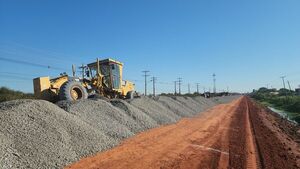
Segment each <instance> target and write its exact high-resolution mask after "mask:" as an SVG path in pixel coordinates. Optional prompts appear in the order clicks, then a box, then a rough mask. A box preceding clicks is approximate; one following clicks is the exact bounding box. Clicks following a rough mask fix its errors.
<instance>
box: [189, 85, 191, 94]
mask: <svg viewBox="0 0 300 169" xmlns="http://www.w3.org/2000/svg"><path fill="white" fill-rule="evenodd" d="M188 91H189V94H190V93H191V88H190V84H189V83H188Z"/></svg>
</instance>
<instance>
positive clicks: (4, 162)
mask: <svg viewBox="0 0 300 169" xmlns="http://www.w3.org/2000/svg"><path fill="white" fill-rule="evenodd" d="M112 141H114V140H113V139H111V138H110V137H109V136H107V135H105V134H104V133H103V132H101V131H100V130H97V129H95V128H94V127H92V126H91V125H90V124H88V123H86V122H84V121H82V120H81V119H80V118H78V117H76V116H74V115H72V114H70V113H67V112H65V111H64V110H62V109H60V108H59V107H57V106H56V105H54V104H52V103H50V102H47V101H43V100H17V101H9V102H4V103H1V104H0V143H1V144H0V166H1V168H2V169H5V168H60V167H61V166H64V165H66V164H68V163H70V162H73V161H75V160H78V159H79V158H81V157H83V156H85V155H88V154H93V153H96V152H97V151H101V150H104V149H107V148H109V147H111V145H109V143H110V142H112ZM91 143H93V144H91Z"/></svg>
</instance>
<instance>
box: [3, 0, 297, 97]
mask: <svg viewBox="0 0 300 169" xmlns="http://www.w3.org/2000/svg"><path fill="white" fill-rule="evenodd" d="M299 9H300V1H298V0H285V1H284V0H264V1H262V0H251V1H244V0H226V1H223V0H219V1H217V0H185V1H183V0H106V1H104V0H95V1H92V0H85V1H83V0H81V1H79V0H26V1H24V0H0V86H8V87H10V88H13V89H18V90H22V91H26V92H32V91H33V89H32V81H31V79H32V78H33V77H37V76H47V75H50V76H52V77H55V76H57V75H59V73H60V72H62V70H60V69H61V68H62V69H67V70H70V68H71V64H72V63H74V64H76V65H80V64H82V63H89V62H93V61H94V60H95V58H97V57H99V58H107V57H111V58H115V59H117V60H120V61H122V62H124V64H125V65H124V76H125V77H124V78H125V79H129V80H134V82H135V83H136V86H137V90H139V91H143V77H142V73H141V71H142V70H150V75H154V76H156V77H157V78H158V82H159V83H158V84H157V89H158V92H173V88H174V87H173V81H174V80H176V78H178V77H182V78H183V83H184V84H183V87H182V89H183V91H187V84H188V83H190V84H191V90H192V91H195V89H196V88H195V83H200V84H201V90H203V87H204V86H205V87H206V89H209V88H212V84H213V82H212V74H213V73H216V75H217V89H218V90H224V89H225V90H226V88H227V86H228V87H229V90H231V91H239V92H247V91H251V90H252V89H255V88H258V87H260V86H266V85H267V84H269V86H273V87H281V86H282V82H281V79H280V78H279V77H280V76H282V75H287V77H286V79H287V80H289V81H290V83H291V86H292V88H295V87H296V86H297V85H299V84H300V67H299V63H300V31H299V30H300V10H299ZM1 58H2V60H1ZM3 58H6V59H7V58H9V59H12V60H20V61H25V62H30V63H34V64H38V65H35V66H34V65H27V64H19V63H12V62H8V61H5V60H3ZM39 65H40V66H39ZM44 65H45V66H47V65H49V66H52V67H55V68H60V69H47V68H44V67H43V66H44Z"/></svg>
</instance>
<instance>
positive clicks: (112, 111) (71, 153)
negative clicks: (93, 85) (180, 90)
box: [0, 96, 237, 169]
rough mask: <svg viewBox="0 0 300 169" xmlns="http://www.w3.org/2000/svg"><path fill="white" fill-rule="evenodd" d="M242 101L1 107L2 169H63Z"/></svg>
mask: <svg viewBox="0 0 300 169" xmlns="http://www.w3.org/2000/svg"><path fill="white" fill-rule="evenodd" d="M235 98H237V97H230V98H218V99H216V98H215V99H205V98H203V97H195V98H189V97H178V96H176V97H166V96H159V97H155V98H148V97H141V98H136V99H132V100H126V101H125V100H118V99H114V100H110V101H109V100H105V99H101V98H100V99H98V98H94V99H87V100H82V101H76V102H66V101H62V102H59V103H58V104H57V105H55V104H52V103H50V102H47V101H43V100H15V101H9V102H4V103H0V168H1V169H6V168H62V167H63V166H65V165H67V164H70V163H72V162H74V161H77V160H79V159H80V158H82V157H85V156H88V155H92V154H95V153H96V152H99V151H104V150H107V149H109V148H111V147H114V146H116V145H118V144H119V143H120V141H121V140H123V139H125V138H128V137H130V136H133V135H134V134H136V133H139V132H141V131H144V130H147V129H151V128H154V127H158V126H159V125H164V124H170V123H174V122H176V121H178V120H180V119H181V118H182V117H192V116H193V115H195V114H197V113H199V112H201V111H203V110H206V109H208V108H210V107H212V106H214V105H215V104H216V103H215V102H217V103H221V102H222V103H224V102H229V101H231V100H233V99H235Z"/></svg>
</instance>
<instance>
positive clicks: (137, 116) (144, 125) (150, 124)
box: [110, 99, 158, 132]
mask: <svg viewBox="0 0 300 169" xmlns="http://www.w3.org/2000/svg"><path fill="white" fill-rule="evenodd" d="M110 102H111V104H112V105H114V106H115V107H117V108H119V109H121V110H123V111H124V112H125V113H126V114H127V115H128V116H129V117H131V118H132V119H133V120H134V121H136V122H137V123H138V124H139V126H140V127H141V129H142V130H137V132H140V131H144V130H147V129H151V128H154V127H157V126H158V124H157V122H156V121H155V120H154V119H153V118H151V117H150V116H149V115H147V114H146V113H144V112H143V111H142V110H140V109H138V108H136V107H134V106H132V105H131V104H129V103H128V102H126V101H124V100H119V99H115V100H112V101H110Z"/></svg>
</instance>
